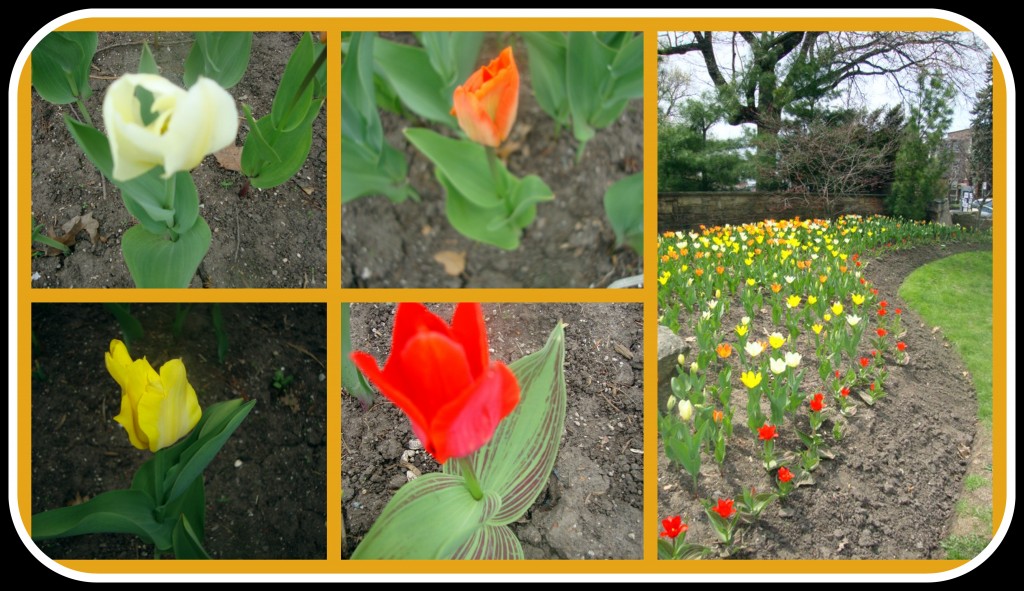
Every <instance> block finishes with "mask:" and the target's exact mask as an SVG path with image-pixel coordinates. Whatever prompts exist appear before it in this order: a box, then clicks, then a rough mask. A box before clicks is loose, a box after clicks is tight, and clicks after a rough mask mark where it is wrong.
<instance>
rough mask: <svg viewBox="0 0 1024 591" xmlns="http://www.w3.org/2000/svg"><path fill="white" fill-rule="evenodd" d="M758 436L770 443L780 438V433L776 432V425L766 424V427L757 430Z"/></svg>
mask: <svg viewBox="0 0 1024 591" xmlns="http://www.w3.org/2000/svg"><path fill="white" fill-rule="evenodd" d="M757 436H758V437H759V438H760V439H762V440H763V441H769V440H771V439H775V438H776V437H778V436H779V433H778V431H776V429H775V425H769V424H768V423H765V424H764V426H762V427H761V428H760V429H758V430H757Z"/></svg>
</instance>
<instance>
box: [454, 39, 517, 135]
mask: <svg viewBox="0 0 1024 591" xmlns="http://www.w3.org/2000/svg"><path fill="white" fill-rule="evenodd" d="M452 103H453V104H454V106H453V107H452V115H455V117H456V118H458V120H459V127H461V128H462V131H464V132H466V135H468V136H469V139H471V140H473V141H474V142H476V143H478V144H483V145H485V146H490V147H492V148H496V147H498V146H499V145H500V144H501V142H503V141H505V138H507V137H508V134H509V132H510V131H511V130H512V124H513V123H515V122H516V111H517V110H518V108H519V69H518V68H517V67H516V62H515V60H514V59H513V57H512V48H511V47H506V48H505V49H504V50H503V51H502V52H501V54H500V55H499V56H498V57H496V58H495V59H493V60H491V63H489V64H487V65H486V66H484V67H482V68H480V69H479V70H477V71H476V72H473V73H472V74H471V75H470V76H469V78H468V79H467V80H466V82H465V83H464V84H462V85H461V86H459V87H458V88H456V89H455V94H454V95H452Z"/></svg>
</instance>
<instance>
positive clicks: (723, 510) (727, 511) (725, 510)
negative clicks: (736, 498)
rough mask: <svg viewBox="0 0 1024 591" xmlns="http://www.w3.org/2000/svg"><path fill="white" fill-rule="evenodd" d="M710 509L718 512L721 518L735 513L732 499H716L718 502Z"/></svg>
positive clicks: (726, 517) (727, 517)
mask: <svg viewBox="0 0 1024 591" xmlns="http://www.w3.org/2000/svg"><path fill="white" fill-rule="evenodd" d="M711 510H712V511H714V512H715V513H718V514H719V515H720V516H721V517H722V519H729V518H730V517H732V516H733V515H734V514H735V513H736V509H735V508H733V500H732V499H718V504H717V505H715V506H714V507H711Z"/></svg>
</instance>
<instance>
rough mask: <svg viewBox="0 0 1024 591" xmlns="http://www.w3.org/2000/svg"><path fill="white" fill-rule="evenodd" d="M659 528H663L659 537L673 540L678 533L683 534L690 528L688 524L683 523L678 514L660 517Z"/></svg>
mask: <svg viewBox="0 0 1024 591" xmlns="http://www.w3.org/2000/svg"><path fill="white" fill-rule="evenodd" d="M661 528H662V529H663V530H665V531H663V532H661V537H663V538H671V539H673V540H674V539H676V538H677V537H679V534H685V533H686V530H688V529H690V528H689V526H687V525H686V524H685V523H683V518H682V517H680V516H679V515H675V516H673V517H669V518H666V519H662V520H661Z"/></svg>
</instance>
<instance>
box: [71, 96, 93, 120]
mask: <svg viewBox="0 0 1024 591" xmlns="http://www.w3.org/2000/svg"><path fill="white" fill-rule="evenodd" d="M75 104H76V105H78V112H79V113H80V114H81V115H82V119H84V120H85V123H86V125H88V126H89V127H93V124H92V117H90V116H89V110H88V109H86V108H85V103H83V102H82V99H75Z"/></svg>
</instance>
